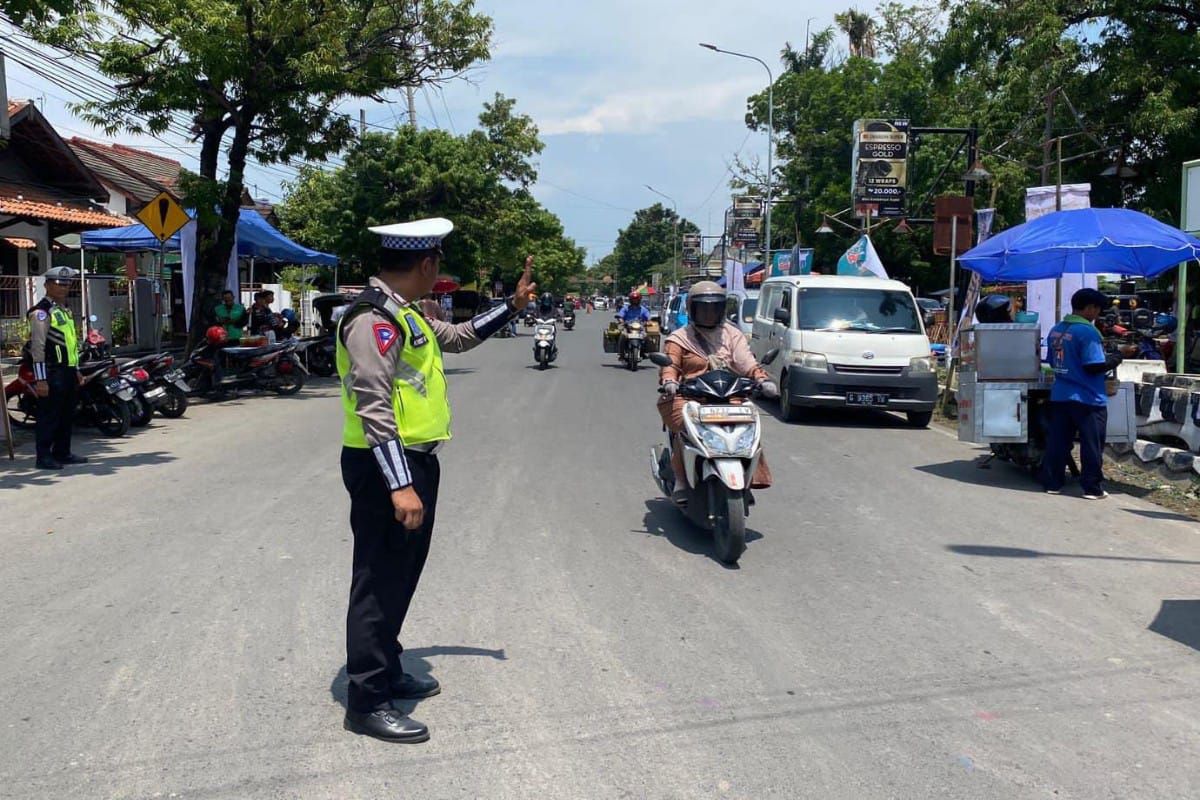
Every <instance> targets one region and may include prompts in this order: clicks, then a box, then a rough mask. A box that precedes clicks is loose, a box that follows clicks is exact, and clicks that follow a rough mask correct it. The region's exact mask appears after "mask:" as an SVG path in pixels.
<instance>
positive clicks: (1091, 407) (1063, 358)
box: [1043, 289, 1121, 500]
mask: <svg viewBox="0 0 1200 800" xmlns="http://www.w3.org/2000/svg"><path fill="white" fill-rule="evenodd" d="M1107 306H1108V298H1106V297H1105V296H1104V295H1103V294H1102V293H1101V292H1098V291H1096V290H1095V289H1080V290H1079V291H1078V292H1076V293H1075V294H1074V295H1072V296H1071V312H1072V313H1070V314H1068V315H1067V316H1066V317H1064V318H1063V321H1062V322H1060V323H1058V324H1057V325H1055V326H1054V327H1053V328H1051V329H1050V334H1049V335H1048V336H1047V337H1046V349H1047V353H1048V360H1049V362H1050V366H1051V367H1052V368H1053V370H1054V386H1053V387H1052V388H1051V390H1050V425H1049V430H1048V431H1047V435H1046V455H1045V458H1044V460H1043V464H1044V467H1045V474H1044V476H1043V485H1044V486H1045V487H1046V492H1047V493H1049V494H1059V493H1060V492H1061V491H1062V487H1063V469H1064V467H1066V464H1067V458H1068V457H1069V456H1070V453H1071V447H1072V445H1073V444H1074V443H1075V434H1076V432H1078V434H1079V462H1080V464H1079V467H1080V475H1079V482H1080V484H1082V486H1083V496H1084V498H1086V499H1088V500H1103V499H1104V498H1105V497H1108V492H1106V491H1104V472H1103V464H1104V432H1105V428H1106V427H1107V425H1108V396H1107V394H1106V393H1105V391H1104V375H1105V373H1106V372H1108V371H1109V370H1111V369H1113V368H1115V367H1116V366H1117V365H1118V364H1120V363H1121V356H1119V355H1116V354H1113V355H1110V356H1105V354H1104V344H1103V340H1102V339H1101V337H1100V331H1098V330H1096V326H1095V324H1094V323H1095V321H1096V318H1097V317H1098V316H1100V312H1101V310H1103V309H1104V308H1106V307H1107Z"/></svg>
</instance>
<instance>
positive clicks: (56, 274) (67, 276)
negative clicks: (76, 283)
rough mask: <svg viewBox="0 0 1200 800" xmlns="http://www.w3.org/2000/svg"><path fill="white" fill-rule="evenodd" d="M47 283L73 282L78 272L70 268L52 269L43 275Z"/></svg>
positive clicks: (77, 276)
mask: <svg viewBox="0 0 1200 800" xmlns="http://www.w3.org/2000/svg"><path fill="white" fill-rule="evenodd" d="M42 277H44V278H45V279H46V280H48V281H73V280H77V279H78V278H79V270H77V269H71V268H70V267H52V268H51V269H48V270H46V274H45V275H43V276H42Z"/></svg>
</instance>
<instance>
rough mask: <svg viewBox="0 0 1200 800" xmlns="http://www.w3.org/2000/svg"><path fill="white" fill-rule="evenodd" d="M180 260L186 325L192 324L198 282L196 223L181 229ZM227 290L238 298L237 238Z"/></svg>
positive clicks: (227, 278) (188, 224)
mask: <svg viewBox="0 0 1200 800" xmlns="http://www.w3.org/2000/svg"><path fill="white" fill-rule="evenodd" d="M179 260H180V265H179V266H180V271H181V272H182V273H183V310H184V314H185V316H184V319H185V320H186V322H185V323H184V324H185V325H188V326H190V325H191V324H192V291H193V288H192V287H193V286H194V285H195V282H196V222H195V220H193V221H191V222H189V223H187V224H186V225H184V226H183V227H182V228H180V229H179ZM225 288H226V289H228V290H229V291H231V292H233V296H234V297H238V296H239V293H240V291H241V287H240V286H239V283H238V250H237V237H236V236H235V237H234V240H233V249H232V250H231V251H230V253H229V267H228V268H227V270H226V272H225Z"/></svg>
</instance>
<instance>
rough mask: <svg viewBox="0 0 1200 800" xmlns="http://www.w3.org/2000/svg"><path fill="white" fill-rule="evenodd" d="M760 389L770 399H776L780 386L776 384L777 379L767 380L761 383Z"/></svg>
mask: <svg viewBox="0 0 1200 800" xmlns="http://www.w3.org/2000/svg"><path fill="white" fill-rule="evenodd" d="M758 391H759V392H761V393H762V396H763V397H765V398H767V399H768V400H774V399H775V398H777V397H779V386H778V385H776V383H775V381H772V380H765V381H763V382H762V383H760V384H759V385H758Z"/></svg>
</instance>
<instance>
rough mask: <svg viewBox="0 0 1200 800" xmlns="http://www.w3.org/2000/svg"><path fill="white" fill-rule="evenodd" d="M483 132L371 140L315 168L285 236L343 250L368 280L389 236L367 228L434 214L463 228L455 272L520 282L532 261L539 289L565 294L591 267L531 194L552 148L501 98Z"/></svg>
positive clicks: (284, 209) (286, 218)
mask: <svg viewBox="0 0 1200 800" xmlns="http://www.w3.org/2000/svg"><path fill="white" fill-rule="evenodd" d="M479 121H480V126H481V127H480V128H479V129H478V130H474V131H471V132H470V133H468V134H465V135H462V136H454V135H451V134H450V133H448V132H445V131H440V130H414V129H412V128H408V127H404V128H401V129H399V130H397V131H395V132H394V133H390V134H382V133H380V134H368V135H367V136H365V137H363V139H362V141H361V142H359V143H358V144H357V145H356V146H355V147H353V148H352V149H351V150H350V151H349V152H348V153H347V156H346V163H345V166H344V167H341V168H338V169H336V170H332V171H320V170H313V169H307V170H304V171H302V173H301V176H300V178H299V180H298V181H297V182H296V183H295V184H294V185H292V186H290V187H289V188H288V194H287V197H286V199H285V200H284V202H283V203H281V204H280V206H279V207H278V209H277V211H278V214H279V218H280V224H281V225H282V227H283V229H284V230H285V231H286V232H287V233H289V234H290V235H292V236H293V237H295V238H296V239H297V240H299V241H301V242H304V243H305V244H307V245H309V246H311V247H317V248H321V249H324V250H327V251H329V252H333V253H336V254H337V255H338V256H339V257H340V258H342V259H343V260H344V261H345V262H346V263H347V265H348V266H349V267H350V269H349V271H348V274H349V275H350V276H351V277H352V278H353V277H354V276H355V274H356V273H357V277H358V278H359V279H363V278H365V277H366V276H367V275H369V274H371V273H373V272H374V271H375V270H376V269H377V267H378V248H379V237H377V236H375V235H374V234H372V233H370V232H369V231H368V230H367V228H368V227H370V226H373V225H382V224H387V223H391V222H396V221H400V220H408V219H414V218H419V217H425V216H443V217H446V218H448V219H450V220H451V221H453V222H454V223H455V233H454V235H452V236H450V237H449V238H448V239H447V240H446V243H445V249H446V264H447V270H448V271H450V272H451V273H454V274H457V275H458V276H459V277H461V278H463V279H464V280H471V281H477V282H479V283H480V284H481V285H483V286H490V284H491V282H492V281H494V280H501V281H504V282H505V283H506V284H507V285H515V283H516V277H517V274H518V272H519V269H520V267H521V265H522V263H523V262H524V258H525V256H526V255H530V254H532V255H533V256H534V258H535V262H536V275H537V280H538V281H539V283H540V284H541V285H542V286H543V287H544V288H547V289H549V290H551V291H562V290H563V289H565V288H566V286H567V285H568V283H569V280H570V278H571V277H572V276H573V275H575V274H578V273H579V272H581V271H582V270H583V266H584V256H585V254H584V251H583V250H582V248H579V247H577V246H576V245H575V243H574V242H573V241H572V240H570V239H569V238H568V237H566V235H565V233H564V231H563V227H562V223H561V222H560V221H559V220H558V218H557V217H555V216H554V215H553V214H551V213H550V212H549V211H547V210H546V209H545V208H543V207H542V206H541V205H540V204H539V203H538V202H537V200H535V199H534V197H533V196H532V195H531V194H530V193H529V189H528V187H529V186H530V185H531V184H532V183H533V181H535V180H536V178H537V169H536V164H535V163H534V158H535V157H536V156H537V154H538V153H540V152H541V150H542V143H541V140H540V139H539V138H538V133H537V126H536V125H534V123H533V121H532V120H531V119H530V118H529V117H527V116H524V115H520V114H517V113H515V103H514V101H512V100H511V99H509V98H506V97H504V96H503V95H497V96H496V97H495V98H494V100H493V101H491V102H489V103H486V104H485V105H484V108H483V112H482V113H481V114H480V117H479Z"/></svg>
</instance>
